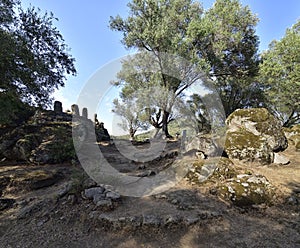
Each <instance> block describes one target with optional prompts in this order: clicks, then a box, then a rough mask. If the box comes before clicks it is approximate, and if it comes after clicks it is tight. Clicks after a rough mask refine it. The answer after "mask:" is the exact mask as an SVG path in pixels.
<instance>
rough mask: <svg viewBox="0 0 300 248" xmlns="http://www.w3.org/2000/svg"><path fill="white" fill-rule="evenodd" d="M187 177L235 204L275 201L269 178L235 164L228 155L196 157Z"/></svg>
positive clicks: (249, 205)
mask: <svg viewBox="0 0 300 248" xmlns="http://www.w3.org/2000/svg"><path fill="white" fill-rule="evenodd" d="M186 178H187V180H188V181H189V182H190V183H191V184H193V185H199V186H201V187H206V188H207V189H208V190H209V192H210V193H211V194H214V195H217V196H218V197H220V198H222V199H224V200H225V201H228V202H230V203H231V204H233V205H234V206H238V207H252V206H253V205H259V204H265V205H271V204H272V203H273V202H274V199H273V197H274V190H275V188H274V187H273V186H272V185H271V184H270V182H269V181H268V180H267V178H265V177H264V176H262V175H256V174H255V173H254V172H253V171H252V170H249V169H247V168H245V167H242V166H237V165H235V164H234V163H233V162H232V161H231V160H230V159H228V158H224V157H218V158H217V157H215V158H212V159H208V160H195V161H194V163H192V164H191V166H190V170H189V172H188V174H187V176H186Z"/></svg>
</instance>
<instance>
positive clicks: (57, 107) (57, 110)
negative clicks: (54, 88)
mask: <svg viewBox="0 0 300 248" xmlns="http://www.w3.org/2000/svg"><path fill="white" fill-rule="evenodd" d="M62 112H63V109H62V103H61V102H60V101H55V102H54V113H55V114H61V113H62Z"/></svg>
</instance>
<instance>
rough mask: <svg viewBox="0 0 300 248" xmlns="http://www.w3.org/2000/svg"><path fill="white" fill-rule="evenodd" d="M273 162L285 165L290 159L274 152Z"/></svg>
mask: <svg viewBox="0 0 300 248" xmlns="http://www.w3.org/2000/svg"><path fill="white" fill-rule="evenodd" d="M273 163H274V164H282V165H287V164H289V163H290V160H289V159H288V158H287V157H285V156H284V155H282V154H280V153H274V162H273Z"/></svg>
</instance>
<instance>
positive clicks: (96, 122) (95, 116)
mask: <svg viewBox="0 0 300 248" xmlns="http://www.w3.org/2000/svg"><path fill="white" fill-rule="evenodd" d="M94 122H95V126H98V125H99V124H100V123H99V120H98V116H97V114H94Z"/></svg>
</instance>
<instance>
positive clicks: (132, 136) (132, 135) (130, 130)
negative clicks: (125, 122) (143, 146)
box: [129, 128, 136, 140]
mask: <svg viewBox="0 0 300 248" xmlns="http://www.w3.org/2000/svg"><path fill="white" fill-rule="evenodd" d="M135 132H136V130H134V129H133V128H129V135H130V140H134V135H135Z"/></svg>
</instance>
